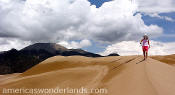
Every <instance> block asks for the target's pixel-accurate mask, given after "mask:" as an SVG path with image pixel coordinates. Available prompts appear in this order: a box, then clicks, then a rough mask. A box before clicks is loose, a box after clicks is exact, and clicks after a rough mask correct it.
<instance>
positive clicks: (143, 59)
mask: <svg viewBox="0 0 175 95" xmlns="http://www.w3.org/2000/svg"><path fill="white" fill-rule="evenodd" d="M143 61H145V60H144V59H143V60H141V61H139V62H137V63H136V64H139V63H141V62H143Z"/></svg>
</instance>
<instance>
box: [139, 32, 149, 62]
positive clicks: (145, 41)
mask: <svg viewBox="0 0 175 95" xmlns="http://www.w3.org/2000/svg"><path fill="white" fill-rule="evenodd" d="M140 44H141V45H142V50H143V56H144V60H146V59H147V57H148V49H149V48H150V43H149V38H148V36H147V35H146V34H145V35H144V36H143V39H142V40H141V41H140Z"/></svg>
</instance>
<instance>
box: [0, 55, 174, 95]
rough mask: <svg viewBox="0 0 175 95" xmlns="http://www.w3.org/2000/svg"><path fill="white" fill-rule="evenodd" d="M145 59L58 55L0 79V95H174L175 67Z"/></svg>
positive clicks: (139, 57)
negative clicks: (31, 92)
mask: <svg viewBox="0 0 175 95" xmlns="http://www.w3.org/2000/svg"><path fill="white" fill-rule="evenodd" d="M142 59H143V58H142V57H141V56H118V57H101V58H89V57H82V56H69V57H63V56H55V57H52V58H49V59H47V60H45V61H43V62H41V63H40V64H38V65H36V66H34V67H33V68H31V69H29V70H28V71H26V72H24V73H22V74H16V75H13V74H12V75H8V76H6V75H5V76H0V78H1V80H0V92H1V93H2V91H3V88H58V87H59V88H67V87H69V88H81V87H84V88H87V89H97V88H98V89H101V88H104V89H106V90H107V92H106V94H102V93H95V92H93V93H86V94H80V93H76V94H73V95H175V92H174V91H175V76H174V74H175V69H174V66H171V65H168V64H165V63H162V62H160V61H157V60H154V59H151V58H149V59H148V60H146V61H142ZM5 95H8V94H5ZM9 95H12V94H9ZM13 95H18V94H13ZM20 95H27V94H20ZM38 95H43V94H38ZM46 95H49V94H46ZM51 95H53V94H51ZM57 95H72V94H57Z"/></svg>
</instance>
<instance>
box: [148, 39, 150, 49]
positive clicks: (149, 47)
mask: <svg viewBox="0 0 175 95" xmlns="http://www.w3.org/2000/svg"><path fill="white" fill-rule="evenodd" d="M148 45H149V48H150V44H149V40H148Z"/></svg>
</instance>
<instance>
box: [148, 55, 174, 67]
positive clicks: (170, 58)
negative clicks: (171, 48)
mask: <svg viewBox="0 0 175 95" xmlns="http://www.w3.org/2000/svg"><path fill="white" fill-rule="evenodd" d="M151 58H153V59H156V60H159V61H161V62H164V63H167V64H170V65H174V66H175V54H174V55H167V56H152V57H151Z"/></svg>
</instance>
